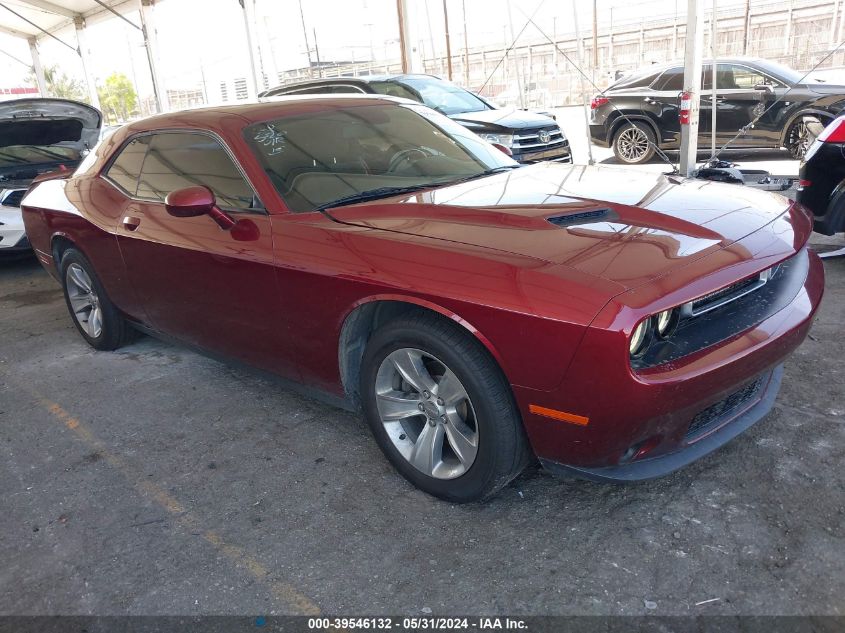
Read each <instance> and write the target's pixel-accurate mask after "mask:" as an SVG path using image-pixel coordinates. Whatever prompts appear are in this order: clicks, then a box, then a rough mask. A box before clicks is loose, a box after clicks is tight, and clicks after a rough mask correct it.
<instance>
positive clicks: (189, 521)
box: [19, 384, 320, 615]
mask: <svg viewBox="0 0 845 633" xmlns="http://www.w3.org/2000/svg"><path fill="white" fill-rule="evenodd" d="M19 386H20V387H21V388H22V389H24V390H25V391H27V392H29V393H30V394H31V395H32V396H33V397H34V398H35V399H36V400H37V401H38V402H39V403H40V404H41V405H42V406H43V407H44V408H45V409H46V410H47V411H48V412H49V413H50V414H51V415H52V416H53V417H54V418H55V419H57V420H58V421H60V422H61V423H62V424H63V425H64V426H65V427H66V428H67V429H69V430H70V431H72V432H73V433H74V434H75V435H76V436H77V437H78V438H79V439H81V440H82V441H83V442H85V443H86V444H87V445H88V446H89V447H90V448H92V449H94V450H96V451H97V452H98V453H99V454H100V455H101V456H102V457H103V459H105V460H106V462H107V463H109V464H110V465H111V466H113V467H114V468H116V469H118V470H119V471H120V472H121V474H122V475H123V476H124V477H125V478H126V480H127V481H129V483H130V484H132V486H133V487H134V488H135V489H136V490H138V491H139V492H141V493H142V494H143V495H144V496H146V497H148V498H150V499H152V500H153V501H155V503H157V504H158V505H159V506H161V507H162V508H164V509H165V510H167V512H169V513H170V514H171V515H173V517H174V518H175V519H176V522H177V523H179V525H181V526H182V527H184V528H186V529H188V530H190V531H192V532H199V533H200V534H201V535H202V538H203V540H205V541H206V542H207V543H209V544H211V545H212V546H213V547H214V548H215V549H217V550H218V551H219V552H220V553H222V554H223V555H224V556H225V557H226V558H228V559H229V561H230V562H232V563H234V565H235V566H237V567H239V568H241V569H245V570H246V571H247V572H248V573H249V574H250V575H251V576H252V577H253V578H255V579H256V580H259V581H261V582H262V583H264V584H266V585H267V586H268V587H269V588H270V592H271V593H272V594H273V597H274V598H275V599H276V600H277V601H279V602H280V603H282V604H284V605H285V606H287V607H288V608H289V609H291V610H292V611H294V612H295V613H296V614H299V615H319V614H320V608H319V607H318V606H317V605H316V604H315V603H314V602H312V601H311V600H310V599H309V598H308V597H307V596H306V595H304V594H303V593H301V592H300V591H299V590H297V589H296V588H295V587H293V586H292V585H290V584H288V583H285V582H280V581H276V580H272V579H271V573H270V571H269V570H268V569H267V568H266V567H265V566H264V565H263V564H262V563H261V562H260V561H258V560H257V559H256V558H255V557H253V556H252V555H251V554H249V553H248V552H246V551H245V550H244V549H243V548H242V547H239V546H237V545H233V544H231V543H228V542H226V541H225V540H224V539H223V537H222V536H220V535H219V534H218V533H217V532H214V531H213V530H208V529H205V528H204V527H203V525H202V521H200V519H199V517H197V516H196V515H195V514H193V513H192V512H191V511H190V510H187V509H186V508H185V506H184V505H182V504H181V503H180V502H179V500H178V499H176V498H175V497H173V496H172V495H171V494H170V493H169V492H167V491H166V490H164V489H162V488H160V487H159V486H157V485H156V484H154V483H152V482H151V481H149V479H148V478H147V477H144V476H143V475H140V474H139V473H137V472H136V471H135V470H134V469H133V468H132V467H131V466H130V465H129V464H128V463H127V462H126V461H125V460H123V458H121V457H120V456H118V455H116V454H114V453H112V452H111V451H110V450H108V448H107V447H106V444H105V443H104V442H102V441H101V440H100V439H98V438H97V437H96V436H95V435H94V434H93V433H92V432H91V430H90V429H88V427H87V426H86V425H85V424H83V423H82V422H81V421H80V420H79V418H77V417H74V416H73V415H72V414H71V413H69V412H68V411H66V410H65V409H63V408H62V407H61V406H60V405H59V404H58V403H56V402H52V401H51V400H48V399H47V398H44V397H43V396H42V395H41V394H39V393H38V392H36V391H35V390H34V389H32V388H30V387H26V386H23V385H20V384H19Z"/></svg>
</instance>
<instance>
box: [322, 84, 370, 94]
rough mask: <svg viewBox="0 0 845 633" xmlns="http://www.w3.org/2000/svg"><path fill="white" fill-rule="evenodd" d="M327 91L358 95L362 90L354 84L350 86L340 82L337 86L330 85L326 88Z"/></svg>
mask: <svg viewBox="0 0 845 633" xmlns="http://www.w3.org/2000/svg"><path fill="white" fill-rule="evenodd" d="M328 92H331V93H332V94H356V95H359V94H363V92H364V91H363V90H361V89H360V88H357V87H356V86H350V85H348V84H342V85H339V86H330V89H329V90H328Z"/></svg>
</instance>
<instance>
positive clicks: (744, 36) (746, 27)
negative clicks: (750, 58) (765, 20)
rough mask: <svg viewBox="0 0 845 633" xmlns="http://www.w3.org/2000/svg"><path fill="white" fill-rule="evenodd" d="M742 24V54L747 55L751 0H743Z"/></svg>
mask: <svg viewBox="0 0 845 633" xmlns="http://www.w3.org/2000/svg"><path fill="white" fill-rule="evenodd" d="M743 24H744V26H743V28H742V54H743V55H748V30H749V27H750V25H751V0H745V20H744V22H743ZM687 41H689V40H687Z"/></svg>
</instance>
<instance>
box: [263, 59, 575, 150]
mask: <svg viewBox="0 0 845 633" xmlns="http://www.w3.org/2000/svg"><path fill="white" fill-rule="evenodd" d="M361 93H364V94H382V95H389V96H394V97H404V98H406V99H411V100H413V101H417V102H419V103H423V104H425V105H427V106H428V107H430V108H433V109H434V110H437V111H438V112H440V113H441V114H445V115H446V116H448V117H449V118H450V119H452V120H454V121H457V122H458V123H460V124H461V125H463V126H464V127H465V128H467V129H469V130H472V131H473V132H475V133H476V134H478V135H479V136H481V137H482V138H483V139H484V140H486V141H490V142H491V143H496V144H497V145H502V146H504V147H506V148H507V149H508V150H510V152H511V154H512V155H513V158H514V160H516V161H518V162H520V163H534V162H537V161H541V160H543V161H559V162H564V163H571V162H572V152H571V150H570V148H569V140H568V139H567V138H566V135H565V134H564V133H563V130H561V129H560V126H559V125H558V124H557V123H556V122H555V120H554V119H553V118H552V117H551V116H549V115H548V114H545V113H544V114H541V113H538V112H530V111H528V110H517V109H516V108H497V107H496V106H494V105H493V104H491V103H490V102H489V101H486V100H485V99H483V98H481V97H479V96H478V95H476V94H473V93H471V92H469V91H467V90H464V89H463V88H460V87H458V86H456V85H455V84H453V83H452V82H450V81H446V80H444V79H440V78H439V77H434V76H432V75H373V76H366V77H336V78H331V79H314V80H311V81H301V82H297V83H294V84H289V85H287V86H280V87H278V88H272V89H271V90H268V91H267V92H264V93H262V95H261V96H262V97H275V96H283V95H310V94H361Z"/></svg>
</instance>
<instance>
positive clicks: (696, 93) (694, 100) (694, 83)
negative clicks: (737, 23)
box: [680, 0, 704, 177]
mask: <svg viewBox="0 0 845 633" xmlns="http://www.w3.org/2000/svg"><path fill="white" fill-rule="evenodd" d="M703 48H704V14H703V13H702V11H701V8H700V7H699V0H688V1H687V39H686V46H685V49H684V50H685V53H684V92H686V93H688V94H689V99H690V120H689V125H682V126H681V165H680V171H681V174H682V175H683V176H686V177H690V176H692V173H693V171H695V162H696V158H697V150H698V114H699V110H700V99H701V66H702V49H703Z"/></svg>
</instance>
